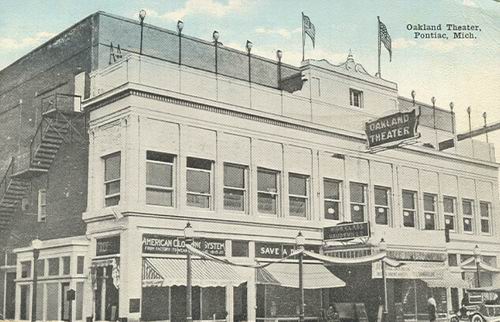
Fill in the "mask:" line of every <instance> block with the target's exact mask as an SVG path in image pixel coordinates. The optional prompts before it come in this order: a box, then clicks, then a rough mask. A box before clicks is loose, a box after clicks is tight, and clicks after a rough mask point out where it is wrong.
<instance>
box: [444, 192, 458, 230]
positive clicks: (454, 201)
mask: <svg viewBox="0 0 500 322" xmlns="http://www.w3.org/2000/svg"><path fill="white" fill-rule="evenodd" d="M446 199H449V200H451V201H452V204H453V213H451V212H446V207H445V200H446ZM446 217H451V219H452V223H453V229H449V228H448V230H449V231H450V232H454V233H456V232H458V229H457V228H458V227H457V198H456V197H452V196H443V218H444V227H445V229H446V228H447V226H448V224H447V223H446V219H447V218H446Z"/></svg>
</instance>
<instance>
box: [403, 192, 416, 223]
mask: <svg viewBox="0 0 500 322" xmlns="http://www.w3.org/2000/svg"><path fill="white" fill-rule="evenodd" d="M405 194H411V196H412V198H413V208H406V207H405V205H404V195H405ZM417 201H418V193H417V191H414V190H406V189H403V190H402V191H401V210H402V211H403V214H402V215H403V227H404V228H418V221H417V218H418V216H417V215H418V203H417ZM405 212H409V213H410V214H411V213H413V226H407V225H406V224H405Z"/></svg>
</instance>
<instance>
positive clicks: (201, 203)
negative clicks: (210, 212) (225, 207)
mask: <svg viewBox="0 0 500 322" xmlns="http://www.w3.org/2000/svg"><path fill="white" fill-rule="evenodd" d="M212 177H213V176H212V161H210V160H205V159H197V158H187V170H186V183H187V185H186V189H187V200H186V202H187V205H188V206H191V207H198V208H207V209H210V208H211V207H212V200H213V195H212V190H213V189H212V185H213V182H212V180H213V179H212Z"/></svg>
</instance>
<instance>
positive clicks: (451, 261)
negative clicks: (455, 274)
mask: <svg viewBox="0 0 500 322" xmlns="http://www.w3.org/2000/svg"><path fill="white" fill-rule="evenodd" d="M448 266H458V259H457V254H448Z"/></svg>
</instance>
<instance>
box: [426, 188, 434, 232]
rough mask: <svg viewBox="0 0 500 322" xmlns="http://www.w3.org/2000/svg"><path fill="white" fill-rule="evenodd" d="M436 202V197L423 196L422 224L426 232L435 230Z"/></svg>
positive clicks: (427, 194)
mask: <svg viewBox="0 0 500 322" xmlns="http://www.w3.org/2000/svg"><path fill="white" fill-rule="evenodd" d="M436 200H437V196H436V195H433V194H429V193H425V194H424V222H425V229H426V230H434V229H436Z"/></svg>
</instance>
